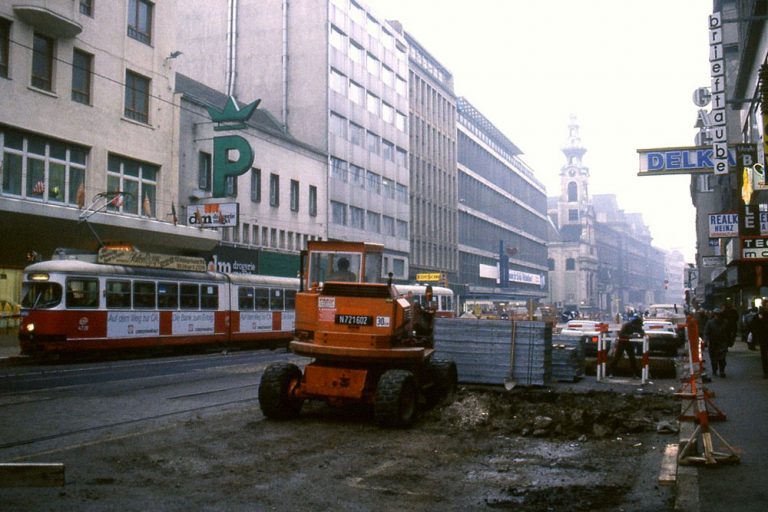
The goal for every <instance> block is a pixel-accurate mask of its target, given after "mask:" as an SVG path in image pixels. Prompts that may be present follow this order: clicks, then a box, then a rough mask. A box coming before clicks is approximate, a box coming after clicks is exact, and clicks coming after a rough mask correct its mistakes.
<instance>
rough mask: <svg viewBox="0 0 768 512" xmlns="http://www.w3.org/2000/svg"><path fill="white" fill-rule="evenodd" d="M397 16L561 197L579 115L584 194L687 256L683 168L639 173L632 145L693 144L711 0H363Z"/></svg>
mask: <svg viewBox="0 0 768 512" xmlns="http://www.w3.org/2000/svg"><path fill="white" fill-rule="evenodd" d="M362 1H363V2H365V3H367V5H369V6H371V7H372V8H373V11H374V13H376V14H377V15H378V16H379V17H383V18H385V19H397V20H399V21H401V22H402V23H403V26H404V28H405V30H406V31H408V32H409V33H410V34H411V35H412V36H413V37H414V38H415V39H416V40H417V41H419V43H420V44H421V45H422V46H424V47H425V48H426V49H427V51H429V52H430V53H431V54H432V55H433V56H434V57H435V58H436V59H437V60H438V61H439V62H440V63H441V64H442V65H443V66H445V67H446V68H447V69H448V70H449V71H450V72H451V73H453V76H454V88H455V92H456V94H457V95H459V96H464V97H465V98H467V100H468V101H469V102H470V103H472V104H473V105H474V106H475V107H476V108H477V109H478V110H480V112H481V113H482V114H483V115H484V116H485V117H487V118H488V119H489V120H490V121H491V122H492V123H493V124H494V125H496V127H498V128H499V129H500V130H501V131H502V132H503V133H504V134H505V135H506V136H507V137H508V138H509V139H510V140H511V141H512V142H513V143H514V144H515V145H517V146H518V147H519V148H520V149H521V150H522V152H523V155H522V159H523V160H524V161H525V162H526V163H527V164H528V165H529V166H530V167H531V168H532V169H533V170H534V172H535V173H536V176H537V177H538V178H539V180H540V181H542V182H543V183H544V185H545V186H546V187H547V195H549V196H553V195H558V194H559V190H560V180H559V176H558V174H559V171H560V168H561V167H562V166H563V165H564V164H565V156H564V155H563V153H562V151H561V150H562V148H563V147H564V146H565V144H566V140H567V136H568V120H569V116H570V115H571V114H575V115H576V116H577V118H578V122H579V124H580V126H581V132H580V133H581V139H582V143H583V145H584V147H585V148H586V149H587V153H586V154H585V156H584V164H585V165H586V166H587V167H589V170H590V175H591V180H590V193H591V194H593V195H594V194H616V195H617V197H618V201H619V205H620V207H621V208H623V209H624V210H625V211H626V212H628V213H630V212H639V213H642V214H643V219H644V220H645V223H646V224H647V225H648V226H649V227H650V230H651V235H652V236H653V239H654V241H653V243H654V245H655V246H657V247H659V248H662V249H678V250H680V251H681V252H682V253H683V254H684V255H685V257H686V261H689V262H693V261H694V255H695V251H696V227H695V216H694V208H693V205H692V203H691V197H690V191H689V185H690V176H654V177H650V176H646V177H638V176H637V170H638V156H637V149H639V148H662V147H674V146H693V145H694V136H695V135H696V132H697V129H695V128H694V124H695V122H696V113H697V111H698V108H699V107H696V106H695V105H694V104H693V100H692V95H693V91H694V90H695V89H697V88H698V87H702V86H708V85H709V62H708V56H709V46H708V38H707V36H708V34H707V31H708V26H707V19H708V16H709V14H710V13H711V12H712V2H711V0H548V1H539V0H471V1H468V0H362Z"/></svg>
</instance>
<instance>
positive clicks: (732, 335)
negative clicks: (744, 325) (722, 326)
mask: <svg viewBox="0 0 768 512" xmlns="http://www.w3.org/2000/svg"><path fill="white" fill-rule="evenodd" d="M723 320H725V323H726V325H727V326H728V346H729V347H732V346H733V345H734V343H736V334H737V332H738V330H739V313H738V311H736V310H735V309H734V307H733V303H732V302H731V299H730V297H729V298H727V299H725V306H724V307H723ZM745 337H746V335H745Z"/></svg>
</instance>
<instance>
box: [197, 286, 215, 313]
mask: <svg viewBox="0 0 768 512" xmlns="http://www.w3.org/2000/svg"><path fill="white" fill-rule="evenodd" d="M200 307H201V308H202V309H219V287H218V286H217V285H215V284H207V285H206V284H204V285H203V286H201V287H200Z"/></svg>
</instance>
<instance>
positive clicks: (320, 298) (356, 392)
mask: <svg viewBox="0 0 768 512" xmlns="http://www.w3.org/2000/svg"><path fill="white" fill-rule="evenodd" d="M382 261H383V247H382V246H381V245H379V244H372V243H366V242H333V241H314V242H312V241H311V242H309V243H308V247H307V250H306V251H303V252H302V257H301V276H300V278H301V285H300V288H299V292H298V293H297V294H296V333H295V337H294V339H293V341H291V343H290V345H289V347H290V350H291V351H292V352H294V353H295V354H298V355H302V356H307V357H310V358H312V359H313V360H312V362H311V363H310V364H308V365H307V366H306V367H305V368H304V371H303V372H302V371H301V370H300V369H299V367H298V366H296V365H294V364H292V363H276V364H272V365H270V366H269V367H268V368H267V369H266V370H265V371H264V374H263V375H262V378H261V384H260V386H259V403H260V406H261V410H262V412H263V413H264V415H265V416H266V417H267V418H273V419H288V418H292V417H295V416H297V415H298V414H299V412H300V411H301V406H302V404H303V402H304V400H307V399H316V400H324V401H326V402H327V403H329V404H331V405H344V404H349V403H365V404H370V405H373V411H374V415H375V417H376V421H377V422H378V423H379V424H380V425H382V426H388V427H406V426H409V425H411V424H412V423H413V421H414V419H415V417H416V413H417V409H418V406H419V405H420V404H422V403H424V404H428V405H434V404H437V403H438V402H440V401H441V400H442V399H445V398H446V397H449V398H452V397H453V394H454V393H455V390H456V382H457V373H456V365H455V363H453V362H452V361H445V360H438V359H437V358H435V357H433V356H434V352H435V350H434V338H433V324H434V314H435V308H434V305H433V304H432V301H431V288H429V287H428V288H427V294H426V295H427V304H426V305H421V304H418V303H413V302H411V301H410V300H409V298H408V297H405V296H402V295H399V294H398V293H397V291H396V288H395V286H393V284H392V277H391V274H390V276H389V278H388V279H387V280H386V282H383V280H382V272H381V268H382Z"/></svg>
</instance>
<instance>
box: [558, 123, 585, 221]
mask: <svg viewBox="0 0 768 512" xmlns="http://www.w3.org/2000/svg"><path fill="white" fill-rule="evenodd" d="M586 152H587V150H586V148H585V147H584V146H582V144H581V137H580V136H579V123H578V121H577V120H576V116H575V115H571V117H570V122H569V123H568V140H567V142H566V146H565V147H564V148H563V154H565V159H566V164H565V165H564V166H563V167H562V168H561V169H560V201H559V203H560V207H559V210H560V211H559V212H558V216H559V223H560V226H564V225H566V224H581V223H582V222H583V220H584V217H585V216H586V215H588V210H589V206H590V200H589V168H588V167H586V166H585V165H584V164H583V162H582V160H581V159H582V157H583V156H584V153H586Z"/></svg>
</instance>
